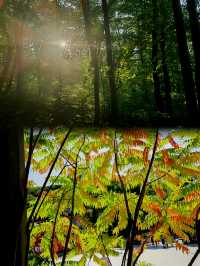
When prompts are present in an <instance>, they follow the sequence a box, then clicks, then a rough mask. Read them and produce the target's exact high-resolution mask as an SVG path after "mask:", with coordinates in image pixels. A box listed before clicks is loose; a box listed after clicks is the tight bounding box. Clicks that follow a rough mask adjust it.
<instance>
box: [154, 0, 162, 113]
mask: <svg viewBox="0 0 200 266" xmlns="http://www.w3.org/2000/svg"><path fill="white" fill-rule="evenodd" d="M152 7H153V28H152V68H153V82H154V97H155V102H156V108H157V110H158V111H160V112H163V111H164V103H163V99H162V96H161V90H160V88H161V86H160V77H159V70H158V35H157V27H158V25H157V17H158V6H157V0H152Z"/></svg>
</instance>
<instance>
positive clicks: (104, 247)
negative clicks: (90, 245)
mask: <svg viewBox="0 0 200 266" xmlns="http://www.w3.org/2000/svg"><path fill="white" fill-rule="evenodd" d="M100 239H101V243H102V246H103V249H104V251H105V253H106V257H107V260H108V262H109V264H110V266H112V263H111V261H110V258H109V255H108V251H107V249H106V246H105V244H104V242H103V237H102V236H100Z"/></svg>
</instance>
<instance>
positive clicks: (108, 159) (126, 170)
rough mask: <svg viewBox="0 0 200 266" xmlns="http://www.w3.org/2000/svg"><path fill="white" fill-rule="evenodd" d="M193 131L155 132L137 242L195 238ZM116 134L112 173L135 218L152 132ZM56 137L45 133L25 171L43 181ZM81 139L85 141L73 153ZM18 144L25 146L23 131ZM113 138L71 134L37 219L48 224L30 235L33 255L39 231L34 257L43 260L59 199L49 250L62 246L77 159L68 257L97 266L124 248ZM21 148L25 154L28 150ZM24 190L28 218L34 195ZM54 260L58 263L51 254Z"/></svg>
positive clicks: (197, 173)
mask: <svg viewBox="0 0 200 266" xmlns="http://www.w3.org/2000/svg"><path fill="white" fill-rule="evenodd" d="M198 133H199V130H193V131H189V130H188V131H186V130H185V131H184V132H183V131H179V130H161V131H160V132H159V141H158V147H157V150H156V154H155V159H154V162H153V167H152V169H151V173H150V176H149V180H148V184H147V188H146V193H145V196H144V199H143V204H142V206H141V209H140V212H139V217H138V220H137V227H138V234H137V236H136V239H140V240H142V239H146V240H147V241H148V239H150V238H151V237H153V239H154V240H155V241H159V240H160V238H161V237H162V238H164V239H166V240H167V241H168V242H172V241H173V236H176V237H179V238H182V239H183V240H187V241H188V240H189V236H193V235H194V219H195V213H196V209H197V208H198V206H199V204H200V186H199V179H200V170H199V148H198V143H199V134H198ZM116 134H117V143H118V150H117V154H118V168H119V172H120V175H121V178H122V180H123V183H124V186H125V191H126V195H127V199H128V204H129V208H130V211H131V213H132V214H134V211H135V207H136V204H137V200H138V197H139V192H140V188H141V185H142V184H143V181H144V178H145V175H146V172H147V169H148V165H149V160H150V156H151V151H152V145H153V143H154V136H155V133H154V131H153V130H150V129H149V130H145V129H131V130H126V131H121V130H119V131H117V133H116ZM63 135H64V131H63V129H57V130H53V131H49V132H47V131H45V132H44V135H42V136H41V139H40V140H39V142H38V144H37V146H36V149H35V150H34V154H33V160H32V166H31V167H32V169H33V171H34V172H36V173H38V174H41V173H42V175H43V176H44V177H45V176H46V175H47V173H48V170H49V167H50V166H51V164H52V161H53V159H54V157H55V154H56V152H57V150H58V148H59V145H60V143H61V141H62V139H63ZM83 135H85V143H84V145H83V147H82V148H81V151H79V149H80V147H81V144H82V141H83ZM183 136H184V137H183ZM25 140H26V141H27V140H28V137H27V133H26V135H25ZM113 140H114V130H112V129H102V130H92V129H91V130H87V129H85V130H84V129H79V130H75V131H72V133H71V135H70V137H69V139H68V140H67V143H66V144H65V145H64V148H63V150H62V152H61V155H60V156H59V158H58V161H57V163H56V166H55V169H54V172H53V174H52V176H51V178H50V184H52V183H53V187H52V188H54V189H51V190H50V192H49V193H48V194H47V196H46V198H45V201H44V203H43V204H42V206H41V208H40V210H39V212H38V215H37V217H38V218H40V219H42V218H43V219H45V218H48V219H47V220H44V221H43V222H40V223H39V222H37V220H36V223H35V226H34V228H33V231H32V234H31V249H32V248H34V246H35V245H36V240H37V239H38V236H39V235H41V233H42V237H41V241H39V246H40V247H41V254H40V255H41V257H45V258H49V257H50V253H49V251H50V242H51V235H52V230H53V223H54V221H55V213H56V211H57V208H58V202H59V200H60V199H61V204H60V205H59V210H58V218H57V222H56V239H57V240H56V242H57V244H55V245H54V248H55V250H56V245H58V243H59V245H60V246H63V245H64V242H65V236H66V232H67V231H68V228H69V222H70V211H71V204H72V189H73V182H74V174H75V172H74V171H75V168H74V164H75V161H76V157H77V154H79V155H78V161H77V162H78V164H77V167H76V178H77V181H76V182H77V183H76V191H75V206H74V218H73V224H72V232H71V237H70V241H69V246H68V247H69V252H68V254H67V255H68V258H71V257H73V256H74V255H78V254H84V257H82V260H81V261H80V262H79V263H80V265H84V263H85V262H84V261H85V260H86V258H88V259H91V258H93V260H95V261H96V262H98V263H99V265H103V264H102V263H103V262H102V261H101V259H100V258H99V257H98V256H97V254H100V255H102V256H105V255H106V254H110V255H117V253H116V252H115V251H114V248H116V247H124V246H125V240H124V238H123V235H124V232H125V231H126V229H127V226H128V219H127V212H126V206H125V202H124V196H123V190H122V187H121V183H120V180H119V176H118V173H117V171H116V164H115V161H114V146H113ZM26 147H27V149H28V145H27V144H26ZM63 167H64V168H63ZM62 168H63V171H62V173H60V170H61V169H62ZM59 173H60V174H59ZM29 184H30V185H31V188H30V191H31V193H32V194H30V193H29V196H28V215H29V214H30V211H31V209H32V207H33V205H34V203H35V196H34V195H36V193H37V192H36V191H37V188H36V187H35V186H34V183H29ZM34 187H35V188H34ZM34 189H35V190H34ZM34 191H35V192H34ZM46 193H47V190H46V191H44V192H43V197H44V196H45V194H46ZM63 193H64V194H63ZM62 195H63V196H62ZM61 197H62V198H61ZM54 255H55V258H57V254H56V251H55V254H54ZM81 263H82V264H81Z"/></svg>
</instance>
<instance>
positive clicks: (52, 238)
mask: <svg viewBox="0 0 200 266" xmlns="http://www.w3.org/2000/svg"><path fill="white" fill-rule="evenodd" d="M65 193H66V189H64V190H63V193H62V195H61V197H60V200H59V202H58V207H57V211H56V215H55V220H54V223H53V230H52V235H51V246H50V255H51V260H52V263H53V266H56V263H55V259H54V246H53V243H54V239H55V233H56V224H57V218H58V213H59V211H60V205H61V202H62V200H63V198H64V195H65Z"/></svg>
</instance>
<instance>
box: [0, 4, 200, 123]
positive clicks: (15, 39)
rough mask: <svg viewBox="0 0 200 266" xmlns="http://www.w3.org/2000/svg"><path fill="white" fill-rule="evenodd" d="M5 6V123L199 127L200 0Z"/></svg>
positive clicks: (0, 32)
mask: <svg viewBox="0 0 200 266" xmlns="http://www.w3.org/2000/svg"><path fill="white" fill-rule="evenodd" d="M0 11H1V12H0V20H1V23H0V39H1V41H0V60H1V67H0V84H1V94H0V95H1V97H0V101H1V120H2V121H5V117H6V120H9V121H10V123H12V122H14V123H15V122H16V121H17V123H19V124H20V123H22V124H25V125H26V126H30V125H34V126H36V125H42V126H44V125H46V126H55V125H60V124H67V123H68V121H69V120H73V121H74V122H75V123H77V124H78V125H83V126H92V125H98V126H113V125H114V126H115V125H118V126H143V125H146V126H156V125H159V126H161V125H162V126H177V125H183V126H197V125H199V123H198V120H199V119H198V115H199V111H200V107H199V101H200V59H199V58H200V55H199V53H200V51H199V47H200V28H199V1H197V0H188V1H180V0H165V1H163V0H134V1H115V0H110V1H106V0H105V1H92V0H91V1H89V0H81V1H76V0H71V1H70V0H58V1H55V0H49V1H46V0H31V1H30V0H16V1H13V0H7V1H4V0H1V1H0ZM33 110H34V111H33ZM13 120H14V121H13Z"/></svg>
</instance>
